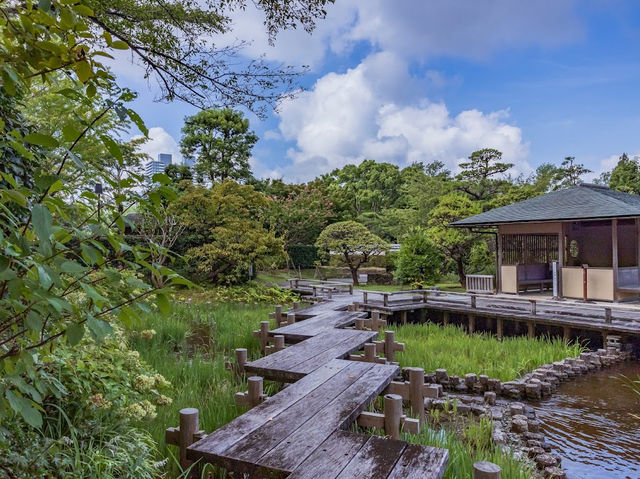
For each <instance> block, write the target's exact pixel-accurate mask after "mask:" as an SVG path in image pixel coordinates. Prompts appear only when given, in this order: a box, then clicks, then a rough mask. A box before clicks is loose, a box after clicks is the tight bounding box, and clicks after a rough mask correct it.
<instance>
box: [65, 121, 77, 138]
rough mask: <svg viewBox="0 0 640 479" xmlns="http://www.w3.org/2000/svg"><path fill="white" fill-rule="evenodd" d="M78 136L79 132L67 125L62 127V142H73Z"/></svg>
mask: <svg viewBox="0 0 640 479" xmlns="http://www.w3.org/2000/svg"><path fill="white" fill-rule="evenodd" d="M79 136H80V130H78V129H77V128H76V127H75V126H73V125H72V124H70V123H68V124H66V125H65V126H64V127H62V138H63V139H64V141H74V140H76V139H77V138H78V137H79Z"/></svg>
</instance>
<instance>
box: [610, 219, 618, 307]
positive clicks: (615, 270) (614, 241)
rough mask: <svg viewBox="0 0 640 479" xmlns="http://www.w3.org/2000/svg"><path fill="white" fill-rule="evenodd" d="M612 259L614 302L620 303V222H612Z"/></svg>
mask: <svg viewBox="0 0 640 479" xmlns="http://www.w3.org/2000/svg"><path fill="white" fill-rule="evenodd" d="M611 246H612V250H613V251H612V252H611V258H612V260H613V264H612V267H613V300H614V301H618V298H619V297H618V220H617V219H616V218H614V219H612V220H611Z"/></svg>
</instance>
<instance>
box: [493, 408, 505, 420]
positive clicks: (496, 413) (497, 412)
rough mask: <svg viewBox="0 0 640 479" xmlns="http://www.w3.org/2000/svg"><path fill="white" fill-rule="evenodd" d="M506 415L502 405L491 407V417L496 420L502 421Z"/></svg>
mask: <svg viewBox="0 0 640 479" xmlns="http://www.w3.org/2000/svg"><path fill="white" fill-rule="evenodd" d="M503 417H504V415H503V414H502V408H501V407H500V406H497V407H492V408H491V419H493V420H494V421H502V418H503Z"/></svg>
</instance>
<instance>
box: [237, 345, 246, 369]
mask: <svg viewBox="0 0 640 479" xmlns="http://www.w3.org/2000/svg"><path fill="white" fill-rule="evenodd" d="M236 363H237V364H238V370H239V371H244V365H245V364H247V350H246V349H245V348H238V349H236Z"/></svg>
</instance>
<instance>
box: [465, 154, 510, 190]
mask: <svg viewBox="0 0 640 479" xmlns="http://www.w3.org/2000/svg"><path fill="white" fill-rule="evenodd" d="M501 159H502V152H500V151H498V150H495V149H493V148H484V149H482V150H478V151H474V152H473V153H471V155H470V156H469V161H468V162H463V163H460V165H459V166H460V168H461V169H462V171H461V172H460V173H459V174H458V175H457V176H456V179H457V180H458V181H459V182H460V184H459V186H458V189H459V190H460V191H463V192H464V193H466V194H468V195H469V196H470V197H471V198H473V199H474V200H477V201H487V200H489V199H491V198H492V197H493V196H495V195H496V194H497V193H498V192H499V191H500V188H501V187H503V186H504V185H505V183H506V182H505V181H504V180H498V179H496V178H495V176H497V175H500V174H502V173H505V172H506V171H507V170H508V169H509V168H511V167H512V166H513V163H503V162H501V161H500V160H501Z"/></svg>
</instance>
